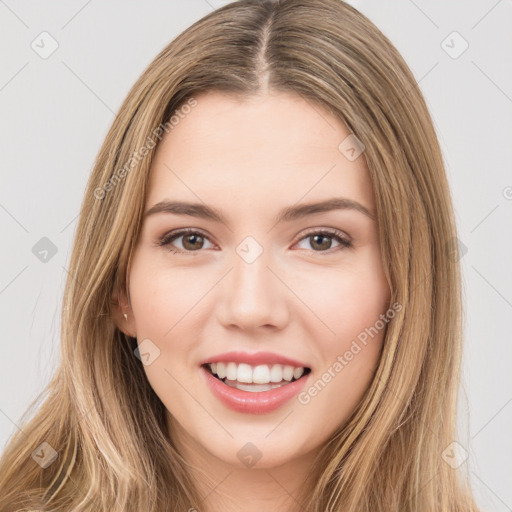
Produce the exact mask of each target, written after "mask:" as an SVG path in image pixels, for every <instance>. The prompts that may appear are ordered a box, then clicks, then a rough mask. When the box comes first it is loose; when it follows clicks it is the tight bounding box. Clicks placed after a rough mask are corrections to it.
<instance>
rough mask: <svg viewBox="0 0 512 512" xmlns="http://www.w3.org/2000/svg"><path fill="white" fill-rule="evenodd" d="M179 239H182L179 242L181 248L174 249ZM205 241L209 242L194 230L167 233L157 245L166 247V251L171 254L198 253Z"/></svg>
mask: <svg viewBox="0 0 512 512" xmlns="http://www.w3.org/2000/svg"><path fill="white" fill-rule="evenodd" d="M180 238H181V239H183V240H182V241H181V245H182V247H179V246H178V247H176V246H175V245H173V244H174V243H176V242H177V241H179V239H180ZM206 240H208V241H209V239H208V237H206V236H205V235H203V234H202V233H201V232H200V231H197V230H194V229H182V230H180V231H176V232H171V233H168V234H167V235H165V236H164V237H163V238H162V239H161V240H160V241H159V242H158V245H160V246H167V248H168V250H169V251H171V252H177V253H194V252H195V253H200V252H201V251H200V249H203V248H204V243H205V241H206ZM193 256H197V254H193Z"/></svg>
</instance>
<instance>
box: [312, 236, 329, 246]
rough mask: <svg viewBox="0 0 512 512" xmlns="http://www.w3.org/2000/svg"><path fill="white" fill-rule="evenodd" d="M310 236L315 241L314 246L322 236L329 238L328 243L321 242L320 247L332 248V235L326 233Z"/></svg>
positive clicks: (325, 238)
mask: <svg viewBox="0 0 512 512" xmlns="http://www.w3.org/2000/svg"><path fill="white" fill-rule="evenodd" d="M310 238H312V239H313V240H314V243H312V245H311V246H312V247H314V246H315V244H316V243H317V240H318V239H319V238H320V239H322V238H323V239H324V241H325V240H327V243H324V244H319V247H320V248H321V249H330V247H331V243H332V240H330V237H328V236H325V235H312V236H311V237H310Z"/></svg>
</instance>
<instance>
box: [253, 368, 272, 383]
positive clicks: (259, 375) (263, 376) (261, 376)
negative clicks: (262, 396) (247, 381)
mask: <svg viewBox="0 0 512 512" xmlns="http://www.w3.org/2000/svg"><path fill="white" fill-rule="evenodd" d="M252 381H253V382H254V384H267V383H269V382H270V370H269V369H268V366H267V365H266V364H260V365H259V366H256V368H254V370H253V372H252Z"/></svg>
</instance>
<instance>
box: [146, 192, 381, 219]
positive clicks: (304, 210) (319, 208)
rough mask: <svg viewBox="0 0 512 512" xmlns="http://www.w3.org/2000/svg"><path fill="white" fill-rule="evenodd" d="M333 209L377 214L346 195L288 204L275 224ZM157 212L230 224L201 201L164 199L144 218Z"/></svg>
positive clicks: (214, 209) (372, 217) (372, 215)
mask: <svg viewBox="0 0 512 512" xmlns="http://www.w3.org/2000/svg"><path fill="white" fill-rule="evenodd" d="M332 210H354V211H357V212H360V213H362V214H364V215H366V216H367V217H369V218H370V219H371V220H373V221H375V214H374V213H373V212H371V211H370V210H369V209H368V208H366V206H363V205H362V204H361V203H358V202H357V201H353V200H352V199H347V198H344V197H335V198H333V199H328V200H326V201H320V202H317V203H306V204H299V205H294V206H288V207H286V208H284V209H283V210H281V211H280V212H279V214H278V215H277V217H276V218H275V219H274V222H275V224H278V223H280V222H290V221H293V220H297V219H301V218H303V217H306V216H308V215H314V214H316V213H324V212H329V211H332ZM156 213H171V214H174V215H188V216H190V217H198V218H203V219H210V220H213V221H216V222H221V223H223V224H226V225H227V224H228V223H227V222H226V219H225V218H224V215H223V214H222V213H221V212H220V211H219V210H217V209H216V208H213V207H211V206H207V205H205V204H200V203H188V202H183V201H170V200H168V199H164V200H163V201H160V202H158V203H156V204H155V205H153V206H152V207H151V208H149V210H147V211H146V212H145V213H144V218H147V217H149V216H150V215H154V214H156Z"/></svg>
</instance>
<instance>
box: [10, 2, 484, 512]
mask: <svg viewBox="0 0 512 512" xmlns="http://www.w3.org/2000/svg"><path fill="white" fill-rule="evenodd" d="M208 90H218V91H224V92H229V93H231V94H233V95H237V96H239V97H241V98H244V97H249V96H251V95H253V94H256V93H262V92H263V93H265V92H266V91H268V90H274V91H284V92H288V93H295V94H299V95H301V96H302V97H303V98H305V99H307V100H308V101H310V102H312V103H317V104H319V105H322V106H323V107H326V108H327V109H328V111H329V112H332V114H333V115H335V116H337V117H338V118H339V119H340V120H342V121H343V122H344V123H345V124H346V125H347V126H348V128H349V129H350V131H351V132H352V133H353V134H354V135H355V136H356V137H357V138H358V139H359V140H360V141H362V142H363V144H364V146H365V152H364V157H365V158H366V161H367V165H368V169H369V171H370V175H371V178H372V181H373V186H374V192H375V198H376V205H377V214H378V219H379V233H380V240H381V253H382V262H383V265H384V270H385V273H386V276H387V279H388V283H389V287H390V290H391V303H394V302H398V303H400V304H401V305H402V309H401V310H400V312H399V313H397V314H396V315H395V317H394V318H393V319H392V320H391V321H390V322H389V325H388V327H387V332H386V337H385V340H384V345H383V350H382V355H381V358H380V361H379V364H378V367H377V369H376V374H375V377H374V379H373V381H372V384H371V386H370V387H369V389H368V391H367V393H366V394H365V396H364V398H363V400H362V401H361V402H360V403H359V404H358V406H357V408H356V410H355V411H354V412H353V414H352V415H351V417H350V418H349V420H348V421H347V422H346V423H345V424H343V425H341V426H340V428H339V429H338V430H337V431H336V432H335V433H334V434H333V436H332V438H331V439H330V440H329V441H328V442H327V443H326V444H325V446H324V447H323V448H322V452H321V454H320V456H319V457H318V459H317V463H316V464H315V468H314V469H315V472H314V474H317V475H318V478H316V480H315V482H314V485H312V487H311V488H310V489H309V490H308V493H307V494H305V495H304V496H301V497H297V500H298V501H299V502H300V503H301V504H302V505H303V507H304V510H307V511H312V512H326V511H332V512H334V511H343V512H354V511H357V512H377V511H386V512H404V511H407V510H411V511H412V510H415V511H419V510H421V511H432V512H433V511H439V510H443V511H453V512H455V511H462V510H464V511H466V512H470V511H477V507H476V505H475V504H474V501H473V498H472V497H471V491H470V487H469V484H468V479H467V475H466V474H465V473H463V469H464V465H463V466H461V467H460V468H459V469H454V468H452V467H451V466H450V465H449V464H447V463H446V462H445V461H444V460H443V456H442V454H443V450H445V448H446V447H448V446H449V445H450V443H452V441H454V440H455V439H456V431H455V426H456V400H457V393H458V386H459V374H460V367H459V366H460V359H461V339H462V334H461V331H462V323H461V284H460V269H459V263H458V260H457V258H456V257H454V252H453V244H454V241H455V240H456V226H455V221H454V215H453V211H452V204H451V198H450V193H449V188H448V183H447V179H446V176H445V169H444V164H443V159H442V155H441V152H440V148H439V144H438V141H437V138H436V134H435V131H434V128H433V124H432V120H431V117H430V115H429V112H428V110H427V107H426V104H425V101H424V99H423V96H422V94H421V92H420V90H419V88H418V86H417V84H416V81H415V79H414V76H413V75H412V73H411V71H410V70H409V68H408V67H407V65H406V63H405V62H404V60H403V59H402V57H401V56H400V54H399V53H398V51H397V50H396V49H395V47H394V46H393V45H392V44H391V42H390V41H389V40H388V39H387V38H386V37H385V36H384V35H383V34H382V33H381V32H380V31H379V30H378V28H377V27H375V25H374V24H373V23H372V22H370V21H369V20H368V19H367V18H366V17H365V16H363V15H362V14H361V13H359V12H358V11H357V10H356V9H354V8H353V7H351V6H350V5H348V4H346V3H344V2H342V1H341V0H281V1H261V0H241V1H238V2H234V3H232V4H228V5H227V6H225V7H223V8H221V9H218V10H217V11H215V12H212V13H211V14H209V15H207V16H205V17H204V18H202V19H200V20H199V21H197V22H196V23H194V24H193V25H192V26H191V27H189V28H188V29H187V30H185V31H184V32H183V33H182V34H180V35H179V36H178V37H177V38H176V39H175V40H173V41H172V42H171V43H170V44H169V45H168V46H167V47H166V48H164V49H163V51H162V52H161V53H160V54H159V55H158V56H157V57H156V58H155V59H154V61H153V62H152V63H151V64H150V65H149V66H148V67H147V69H146V70H145V71H144V73H143V74H142V75H141V77H140V78H139V79H138V81H137V82H136V83H135V85H134V86H133V87H132V89H131V90H130V92H129V94H128V97H127V98H126V100H125V101H124V103H123V104H122V106H121V108H120V110H119V113H118V115H117V117H116V119H115V120H114V122H113V124H112V126H111V128H110V130H109V132H108V134H107V136H106V139H105V141H104V143H103V145H102V147H101V150H100V152H99V154H98V156H97V159H96V162H95V165H94V169H93V171H92V174H91V176H90V179H89V182H88V185H87V190H86V193H85V197H84V200H83V203H82V207H81V212H80V218H79V222H78V227H77V230H76V235H75V240H74V247H73V252H72V256H71V261H70V266H69V276H68V279H67V284H66V289H65V295H64V304H63V311H62V332H61V346H62V350H61V357H60V364H59V367H58V369H57V371H56V373H55V376H54V378H53V380H52V381H51V383H50V384H49V385H48V387H47V388H46V389H45V390H44V392H43V393H42V394H41V396H40V399H41V400H42V404H41V405H40V406H39V407H38V410H37V412H36V413H35V414H34V415H33V417H31V418H26V417H25V416H26V415H25V416H24V418H23V423H22V425H21V430H20V431H19V432H17V433H16V435H14V436H13V438H12V439H11V440H10V442H9V444H8V446H7V448H6V450H5V453H4V454H3V457H2V459H1V460H0V510H1V511H11V510H28V509H39V510H53V511H73V512H79V511H80V512H81V511H99V510H101V511H108V512H120V511H125V512H126V511H140V510H144V511H148V512H149V511H153V512H157V511H164V510H180V511H186V510H189V509H191V508H193V507H195V508H197V509H198V510H200V509H201V499H200V497H199V496H198V494H197V490H196V488H195V486H194V482H193V480H192V478H191V476H190V474H189V471H187V464H186V461H185V460H183V458H182V457H181V455H180V453H179V452H178V451H177V449H176V447H175V446H174V445H173V442H172V439H170V438H169V435H168V433H167V426H166V422H165V410H164V406H163V404H162V403H161V401H160V400H159V399H158V397H157V396H156V394H155V393H154V392H153V390H152V388H151V387H150V385H149V383H148V380H147V378H146V376H145V373H144V371H143V367H142V363H141V361H140V360H139V359H138V358H137V357H135V356H134V349H135V347H136V340H135V339H134V338H130V337H128V336H126V335H125V334H123V333H122V332H121V331H120V330H119V329H117V328H116V326H115V324H114V322H113V321H112V311H113V309H112V308H114V307H115V296H116V291H119V290H125V291H126V282H127V272H128V270H129V262H130V258H131V255H132V253H133V249H134V247H135V244H136V241H137V239H138V236H139V232H140V227H141V223H142V213H143V211H144V202H145V196H146V191H147V186H148V179H149V170H150V166H151V161H152V158H153V155H154V149H155V147H156V145H157V144H158V141H159V140H160V138H161V135H162V133H163V132H165V131H169V130H171V129H172V127H173V124H174V123H176V122H179V119H180V115H184V113H186V111H187V110H186V109H191V108H194V102H195V101H197V100H196V99H195V98H196V97H198V96H199V95H200V93H201V92H205V91H208ZM27 414H28V411H27ZM54 452H56V454H55V453H54ZM41 454H43V455H41ZM55 455H56V458H55V460H53V461H52V462H51V463H49V464H48V465H46V464H44V466H46V467H42V465H41V464H38V463H37V457H38V456H39V457H43V458H44V457H46V458H47V457H49V456H55Z"/></svg>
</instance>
